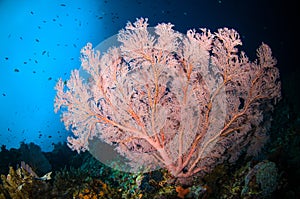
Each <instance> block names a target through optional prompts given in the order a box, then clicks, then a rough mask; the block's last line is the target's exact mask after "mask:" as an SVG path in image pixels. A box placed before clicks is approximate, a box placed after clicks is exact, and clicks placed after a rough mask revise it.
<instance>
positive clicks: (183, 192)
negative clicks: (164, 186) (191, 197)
mask: <svg viewBox="0 0 300 199" xmlns="http://www.w3.org/2000/svg"><path fill="white" fill-rule="evenodd" d="M176 192H177V196H178V197H179V198H184V197H185V196H186V195H187V194H188V193H190V189H189V188H183V187H182V186H176Z"/></svg>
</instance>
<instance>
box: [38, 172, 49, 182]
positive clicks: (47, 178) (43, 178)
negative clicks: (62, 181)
mask: <svg viewBox="0 0 300 199" xmlns="http://www.w3.org/2000/svg"><path fill="white" fill-rule="evenodd" d="M51 174H52V171H50V172H49V173H46V174H45V175H43V176H42V177H35V178H36V179H38V180H43V181H46V180H51Z"/></svg>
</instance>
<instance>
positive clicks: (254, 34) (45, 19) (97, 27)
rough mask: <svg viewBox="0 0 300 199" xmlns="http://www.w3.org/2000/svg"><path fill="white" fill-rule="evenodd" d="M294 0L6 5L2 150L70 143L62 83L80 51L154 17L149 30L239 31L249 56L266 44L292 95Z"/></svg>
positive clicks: (0, 8)
mask: <svg viewBox="0 0 300 199" xmlns="http://www.w3.org/2000/svg"><path fill="white" fill-rule="evenodd" d="M291 2H292V1H291ZM291 2H289V1H268V0H252V1H243V0H231V1H226V0H223V1H221V0H219V1H218V0H203V1H201V0H198V1H192V0H185V1H179V0H150V1H148V0H146V1H144V0H104V1H103V0H69V1H58V0H48V1H47V0H15V1H13V0H0V111H1V112H0V145H3V144H4V145H6V146H7V148H11V147H18V146H19V143H20V142H21V141H24V142H25V143H28V142H35V143H36V144H39V145H40V146H41V147H42V149H43V150H45V151H48V150H51V149H52V144H53V143H56V142H58V141H65V140H66V136H67V135H68V132H66V131H65V130H64V126H63V124H62V123H61V122H60V118H59V115H58V114H54V112H53V99H54V96H55V91H54V89H53V88H54V86H55V83H56V81H57V79H58V78H59V77H62V78H63V79H67V78H68V77H69V74H70V71H71V70H72V69H74V68H79V67H80V62H79V52H80V49H81V47H83V46H84V45H85V44H86V43H87V42H92V43H93V45H94V46H96V45H97V44H99V43H100V42H101V41H103V40H105V39H106V38H107V37H109V36H112V35H114V34H116V33H117V32H118V30H120V29H121V28H123V27H124V26H125V24H126V23H127V21H132V22H134V21H135V19H136V18H140V17H147V18H149V23H150V26H155V25H156V24H157V23H160V22H171V23H173V24H174V25H175V29H176V30H178V31H180V32H182V33H185V32H186V31H187V30H188V29H190V28H196V29H197V28H209V29H211V30H212V31H216V30H217V29H218V28H223V27H228V28H234V29H236V30H237V31H238V32H239V33H240V35H241V37H242V41H243V47H242V49H243V50H244V51H246V54H247V55H248V56H249V57H250V58H255V50H256V48H257V47H258V46H259V45H260V44H261V42H264V43H267V44H269V45H270V47H271V48H272V49H273V53H274V56H275V57H276V58H277V60H278V67H279V68H280V71H281V74H282V78H283V80H284V79H286V80H289V81H287V82H288V84H290V87H291V90H293V88H297V83H295V82H292V81H293V80H292V79H293V78H294V79H297V78H298V76H297V74H299V72H298V71H299V69H298V68H297V67H296V66H297V62H296V50H295V49H296V47H297V43H296V42H297V40H298V39H297V37H296V35H297V33H296V32H295V31H294V28H296V26H298V25H299V23H294V22H295V21H296V17H297V15H299V14H298V13H297V11H296V6H295V5H293V4H292V3H291ZM298 89H299V88H298ZM297 91H298V90H293V92H294V94H295V96H296V94H297ZM295 99H296V101H297V98H296V97H295ZM295 99H294V100H295Z"/></svg>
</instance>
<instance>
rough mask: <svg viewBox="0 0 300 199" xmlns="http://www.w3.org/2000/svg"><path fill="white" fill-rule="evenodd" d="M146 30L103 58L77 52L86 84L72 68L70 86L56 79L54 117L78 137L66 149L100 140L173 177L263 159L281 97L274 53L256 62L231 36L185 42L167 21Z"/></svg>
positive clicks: (129, 32) (123, 38)
mask: <svg viewBox="0 0 300 199" xmlns="http://www.w3.org/2000/svg"><path fill="white" fill-rule="evenodd" d="M150 32H151V31H149V29H148V23H147V19H143V18H141V19H138V20H137V21H136V22H135V23H133V24H132V23H130V22H128V24H127V25H126V27H125V29H123V30H121V31H120V32H119V34H118V41H119V42H121V45H120V46H119V47H112V48H110V49H109V50H108V51H107V52H106V53H102V54H101V55H100V52H99V51H94V49H93V48H92V44H90V43H88V44H87V45H86V46H85V47H84V48H83V49H82V50H81V62H82V68H83V70H84V71H85V72H86V73H87V74H88V76H87V77H88V78H87V77H86V78H83V77H82V76H81V74H80V72H79V70H73V71H72V74H71V77H70V79H69V80H68V81H67V83H66V85H65V84H64V82H63V80H61V79H60V80H59V81H58V83H57V85H56V90H57V95H56V97H55V112H57V111H59V110H62V121H63V122H64V124H65V126H66V128H67V129H70V130H71V131H72V132H73V134H74V136H73V137H68V145H69V147H70V148H71V149H73V150H76V151H78V152H80V151H85V150H89V142H90V141H91V140H92V139H93V138H99V139H100V140H102V141H103V142H105V143H108V144H110V145H112V146H113V147H115V150H116V151H117V152H119V153H120V154H121V155H122V156H124V157H126V159H127V160H129V162H128V164H130V166H131V167H132V168H133V169H134V168H138V167H140V166H144V167H147V168H151V167H153V168H157V166H160V167H164V168H166V169H168V171H169V172H170V173H171V174H172V175H173V176H175V177H190V176H193V175H194V174H196V173H201V172H207V171H209V170H211V169H212V168H213V167H214V166H215V165H216V164H219V163H222V162H223V161H225V160H228V161H232V162H233V161H235V160H236V159H237V158H238V156H239V154H240V153H241V152H243V151H245V152H247V153H248V154H249V155H253V154H255V153H257V152H258V151H259V150H260V148H261V147H262V146H263V144H264V143H265V141H266V140H267V129H268V126H269V125H270V121H271V117H270V113H271V111H272V110H273V108H274V105H275V104H276V102H277V101H278V100H279V99H280V80H279V71H278V69H277V68H276V67H275V64H276V61H275V59H274V58H273V57H272V55H271V49H270V48H269V46H267V45H266V44H264V43H263V44H262V45H261V46H260V47H259V48H258V50H257V56H258V58H257V60H255V61H254V62H251V61H249V59H248V58H247V56H246V55H245V53H244V52H239V51H238V46H239V45H241V44H242V42H241V40H240V37H239V34H238V33H237V32H236V31H235V30H233V29H228V28H223V29H219V30H218V31H217V32H216V33H211V32H210V31H209V30H207V29H200V33H198V32H196V31H195V30H189V31H187V33H186V35H183V34H180V33H178V32H176V31H175V30H173V25H172V24H170V23H168V24H166V23H162V24H158V25H157V26H156V27H155V31H154V33H150Z"/></svg>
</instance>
